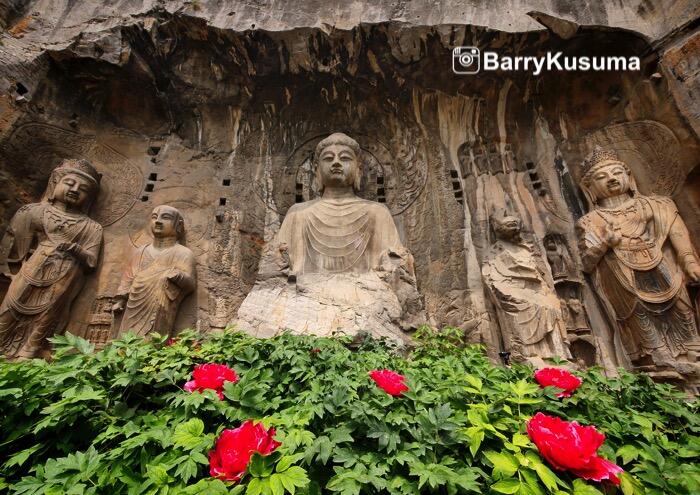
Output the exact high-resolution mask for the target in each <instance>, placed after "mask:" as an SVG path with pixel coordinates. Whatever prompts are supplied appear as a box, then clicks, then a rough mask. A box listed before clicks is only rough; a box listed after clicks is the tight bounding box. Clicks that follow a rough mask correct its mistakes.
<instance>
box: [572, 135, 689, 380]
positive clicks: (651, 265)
mask: <svg viewBox="0 0 700 495" xmlns="http://www.w3.org/2000/svg"><path fill="white" fill-rule="evenodd" d="M583 169H584V170H583V177H582V179H581V189H582V190H583V193H584V195H585V196H586V200H587V201H588V206H589V209H590V212H589V213H587V214H586V215H584V216H583V217H582V218H581V219H580V220H579V221H578V223H577V229H578V232H579V242H580V248H581V255H582V261H583V268H584V271H586V272H588V273H591V274H592V276H593V281H594V284H595V285H596V288H597V290H598V293H599V294H600V296H601V297H603V298H604V299H605V301H606V302H607V306H608V307H609V309H611V311H612V312H613V313H614V317H615V319H616V320H617V323H618V327H619V331H620V333H619V337H620V339H619V340H620V341H621V343H622V346H623V347H624V351H625V352H626V354H627V355H628V356H629V358H630V360H631V362H632V364H633V365H634V366H636V367H643V366H648V365H653V366H654V367H658V368H661V369H664V368H666V369H672V370H673V369H675V370H676V371H679V372H681V373H683V374H686V373H693V372H694V371H695V368H696V367H695V366H694V365H690V364H689V363H687V362H686V363H681V361H692V360H695V358H696V355H695V353H694V352H691V353H690V355H689V354H688V351H689V350H693V349H695V350H697V349H698V329H697V325H696V322H695V315H694V311H693V306H692V303H691V300H690V297H689V296H688V291H687V289H686V284H687V283H688V282H695V283H697V282H698V281H700V263H699V262H698V257H697V255H696V253H695V251H694V249H693V246H692V243H691V241H690V236H689V234H688V229H687V228H686V226H685V224H684V223H683V219H682V218H681V217H680V215H679V214H678V210H677V209H676V205H675V204H674V202H673V201H672V200H671V199H670V198H667V197H662V196H644V195H642V194H640V193H639V191H638V190H637V185H636V182H635V180H634V177H633V175H632V173H631V172H630V169H629V167H627V165H626V164H625V163H623V162H622V161H620V160H619V159H618V157H617V155H616V154H615V153H614V152H612V151H607V150H603V149H601V148H600V147H596V149H595V150H593V152H592V153H591V154H590V155H589V157H588V158H587V159H586V160H585V162H584V166H583Z"/></svg>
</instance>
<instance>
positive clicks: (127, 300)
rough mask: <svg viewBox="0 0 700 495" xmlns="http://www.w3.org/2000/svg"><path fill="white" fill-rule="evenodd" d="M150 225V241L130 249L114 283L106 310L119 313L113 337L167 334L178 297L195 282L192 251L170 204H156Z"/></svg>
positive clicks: (190, 288)
mask: <svg viewBox="0 0 700 495" xmlns="http://www.w3.org/2000/svg"><path fill="white" fill-rule="evenodd" d="M149 225H150V231H151V235H152V236H153V239H152V241H151V242H149V243H147V244H144V245H143V246H141V247H139V248H138V249H136V250H135V252H134V253H133V255H132V258H131V259H130V260H129V261H128V262H127V264H126V266H125V267H124V273H123V275H122V280H121V283H120V284H119V287H118V288H117V294H116V297H115V302H114V305H113V306H112V308H111V310H112V311H113V312H115V313H121V312H124V314H123V315H122V316H121V322H120V323H119V327H116V324H115V330H116V328H118V329H119V331H118V332H116V331H115V332H113V334H114V335H115V336H117V335H119V334H123V333H126V332H129V331H131V332H134V333H135V334H136V335H141V336H144V335H147V334H149V333H150V332H158V333H160V334H163V335H170V333H171V332H172V330H173V328H172V327H173V322H174V321H175V316H176V315H177V311H178V309H179V307H180V304H181V303H182V300H183V299H184V298H185V297H186V296H187V295H188V294H189V293H190V292H192V291H193V290H194V288H195V286H196V283H197V280H196V276H197V275H196V269H195V258H194V254H193V253H192V250H190V249H189V248H187V247H185V246H183V245H182V244H180V243H181V242H183V241H184V240H185V238H186V231H185V221H184V219H183V218H182V214H181V213H180V212H179V211H178V210H177V208H173V207H172V206H168V205H160V206H156V207H155V208H154V209H153V213H151V216H150V219H149Z"/></svg>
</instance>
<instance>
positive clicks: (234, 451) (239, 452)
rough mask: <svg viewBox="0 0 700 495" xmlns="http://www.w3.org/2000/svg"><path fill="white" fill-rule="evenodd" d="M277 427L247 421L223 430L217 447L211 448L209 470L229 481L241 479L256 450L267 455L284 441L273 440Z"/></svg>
mask: <svg viewBox="0 0 700 495" xmlns="http://www.w3.org/2000/svg"><path fill="white" fill-rule="evenodd" d="M274 436H275V429H274V428H270V429H269V430H266V429H265V427H264V426H263V425H262V423H258V424H254V423H253V421H252V420H250V419H249V420H247V421H245V422H244V423H243V424H242V425H241V426H239V427H238V428H235V429H233V430H224V431H222V432H221V435H220V436H219V438H218V440H217V441H216V446H215V447H214V450H212V451H211V452H209V474H211V475H212V476H213V477H215V478H220V479H222V480H227V481H238V480H239V479H241V477H242V476H243V474H244V473H245V470H246V468H247V467H248V463H249V462H250V458H251V457H252V455H253V452H259V453H260V454H262V455H267V454H269V453H271V452H272V451H274V450H275V449H276V448H277V447H279V446H280V445H282V444H281V443H280V442H277V441H275V440H274Z"/></svg>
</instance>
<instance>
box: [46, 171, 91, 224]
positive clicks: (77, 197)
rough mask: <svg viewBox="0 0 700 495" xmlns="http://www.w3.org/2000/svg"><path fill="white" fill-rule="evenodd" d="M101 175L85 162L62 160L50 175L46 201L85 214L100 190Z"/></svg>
mask: <svg viewBox="0 0 700 495" xmlns="http://www.w3.org/2000/svg"><path fill="white" fill-rule="evenodd" d="M100 179H101V175H100V174H99V173H98V172H97V170H95V168H94V167H93V166H92V164H91V163H90V162H89V161H87V160H64V161H63V163H61V165H59V166H58V167H56V168H55V169H54V171H53V172H52V173H51V178H50V179H49V187H48V190H47V199H48V201H49V202H51V203H62V204H64V205H66V206H67V207H68V208H69V209H71V210H76V211H82V212H87V211H88V210H89V209H90V205H91V204H92V202H93V201H94V200H95V198H96V197H97V193H98V192H99V190H100Z"/></svg>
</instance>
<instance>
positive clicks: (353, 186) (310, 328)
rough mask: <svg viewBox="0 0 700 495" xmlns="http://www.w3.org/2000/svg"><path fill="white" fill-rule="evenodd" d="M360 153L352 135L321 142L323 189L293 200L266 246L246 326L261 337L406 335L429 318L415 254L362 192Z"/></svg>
mask: <svg viewBox="0 0 700 495" xmlns="http://www.w3.org/2000/svg"><path fill="white" fill-rule="evenodd" d="M359 157H360V146H359V145H358V143H357V141H355V140H354V139H352V138H351V137H349V136H347V135H345V134H341V133H336V134H332V135H330V136H328V137H327V138H325V139H323V140H322V141H321V142H319V143H318V145H317V147H316V152H315V157H314V160H315V162H316V180H317V181H318V183H319V185H320V191H321V196H320V197H319V198H317V199H314V200H311V201H307V202H304V203H298V204H295V205H294V206H292V207H291V208H290V210H289V212H288V213H287V215H286V217H285V218H284V221H283V222H282V226H281V227H280V230H279V232H278V234H277V236H276V238H275V239H274V240H273V241H272V242H271V243H270V244H269V245H268V246H266V248H265V250H264V252H263V256H262V258H261V262H260V266H259V272H258V278H257V282H256V284H255V286H254V287H253V289H252V290H251V292H250V293H249V294H248V296H247V297H246V299H245V301H244V302H243V304H242V305H241V307H240V309H239V311H238V320H237V322H236V324H237V326H238V327H239V328H241V329H244V330H246V331H248V332H250V333H252V334H254V335H257V336H261V337H269V336H273V335H275V334H277V333H278V332H280V331H283V330H291V331H292V332H295V333H309V334H315V335H329V334H331V333H334V332H342V333H346V334H350V335H353V334H357V333H360V332H367V333H369V334H371V335H374V336H377V337H387V338H389V339H392V340H395V341H399V342H405V341H407V340H408V339H409V337H408V335H407V334H406V331H408V330H410V329H412V328H415V327H417V326H419V325H420V324H422V323H423V322H424V313H423V304H422V300H421V298H420V296H419V294H418V290H417V286H416V278H415V273H414V265H413V257H412V256H411V254H410V253H409V252H408V250H407V249H406V248H405V247H404V246H403V245H402V243H401V240H400V238H399V233H398V231H397V229H396V225H395V224H394V220H393V218H392V216H391V213H390V212H389V209H388V208H387V207H386V206H385V205H384V204H381V203H377V202H374V201H369V200H366V199H362V198H360V197H358V196H357V194H356V193H357V190H358V189H359V187H360V179H361V177H362V173H361V169H360V161H359Z"/></svg>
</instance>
